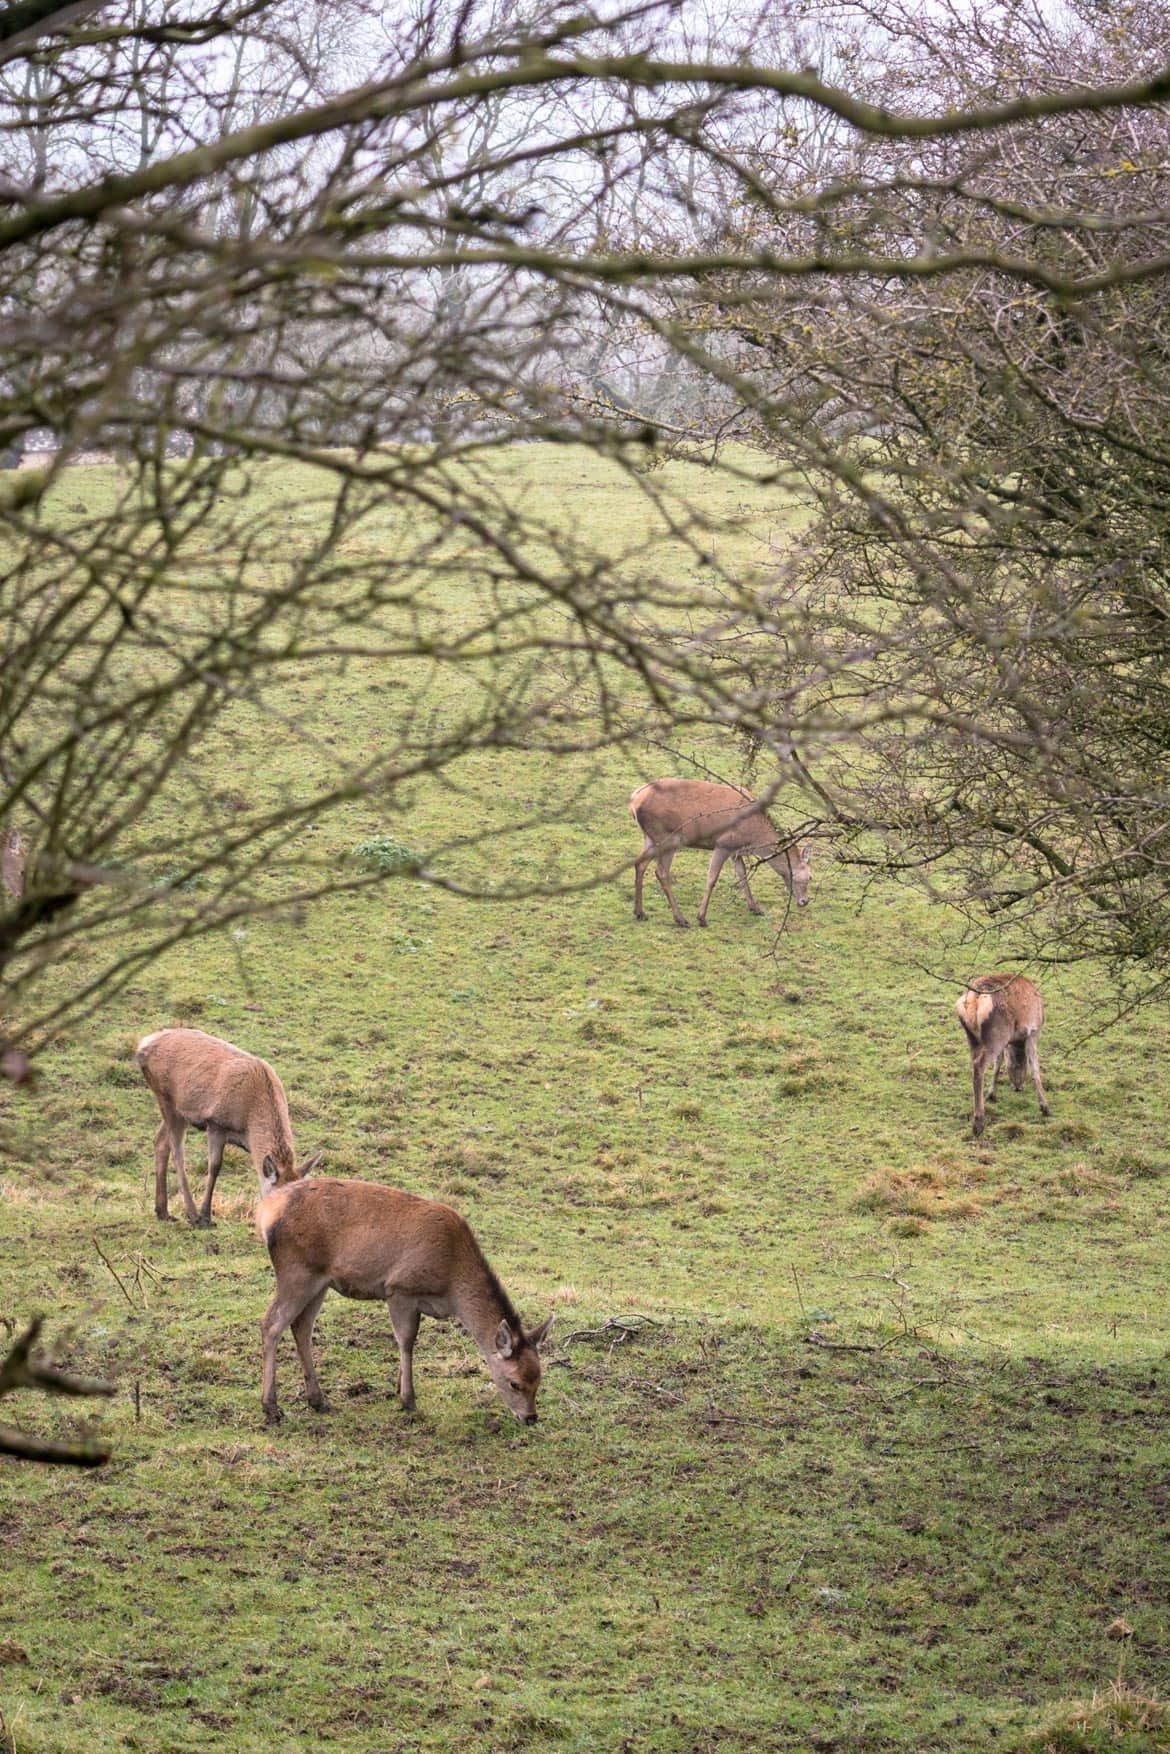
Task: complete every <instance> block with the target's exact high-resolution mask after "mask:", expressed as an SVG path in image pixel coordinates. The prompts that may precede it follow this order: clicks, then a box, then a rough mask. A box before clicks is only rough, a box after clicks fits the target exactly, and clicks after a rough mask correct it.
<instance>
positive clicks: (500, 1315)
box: [256, 1177, 552, 1425]
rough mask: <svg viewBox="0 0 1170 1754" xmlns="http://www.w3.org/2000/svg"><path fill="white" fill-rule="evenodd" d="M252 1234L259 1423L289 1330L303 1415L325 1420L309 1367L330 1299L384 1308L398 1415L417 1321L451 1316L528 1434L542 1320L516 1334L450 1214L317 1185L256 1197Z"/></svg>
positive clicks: (492, 1279)
mask: <svg viewBox="0 0 1170 1754" xmlns="http://www.w3.org/2000/svg"><path fill="white" fill-rule="evenodd" d="M256 1228H257V1230H258V1231H259V1233H260V1235H261V1237H262V1238H263V1240H264V1242H265V1243H266V1244H267V1245H268V1253H269V1256H270V1257H271V1260H272V1268H273V1271H274V1272H275V1274H276V1295H275V1296H274V1297H273V1299H272V1302H271V1303H270V1305H269V1306H268V1311H267V1313H266V1315H265V1317H264V1320H263V1321H262V1322H261V1324H260V1332H261V1336H262V1338H263V1341H264V1379H263V1389H262V1400H263V1407H264V1417H265V1419H266V1420H267V1421H268V1423H269V1424H270V1425H273V1424H276V1423H277V1422H278V1421H279V1419H280V1408H279V1407H278V1405H277V1401H276V1347H277V1342H278V1341H279V1339H280V1336H281V1335H282V1334H283V1333H284V1330H285V1329H286V1328H288V1327H291V1328H292V1331H293V1338H294V1340H295V1341H296V1343H297V1352H298V1353H299V1355H300V1360H301V1369H302V1370H303V1371H304V1373H305V1387H306V1389H307V1390H308V1396H309V1405H310V1407H313V1408H315V1409H316V1410H317V1411H318V1412H321V1413H324V1412H327V1411H328V1406H327V1403H326V1401H325V1397H324V1395H323V1394H322V1392H321V1384H320V1383H319V1382H318V1380H317V1372H316V1370H315V1369H314V1367H313V1327H314V1324H315V1323H316V1320H317V1312H318V1311H319V1310H320V1308H321V1305H322V1303H323V1302H324V1301H325V1296H326V1293H327V1292H329V1291H330V1290H333V1291H339V1292H340V1293H341V1295H342V1296H343V1297H356V1298H364V1299H369V1300H371V1301H378V1300H382V1301H384V1302H385V1304H386V1307H387V1309H388V1310H389V1312H390V1325H391V1326H392V1328H393V1329H394V1337H395V1339H396V1340H397V1341H398V1356H399V1374H398V1392H399V1395H400V1397H401V1400H402V1405H403V1406H404V1407H406V1408H407V1409H408V1410H409V1409H410V1408H412V1407H413V1406H414V1366H413V1360H414V1342H415V1338H416V1336H417V1334H418V1325H419V1320H420V1318H421V1317H422V1316H424V1315H429V1316H438V1317H444V1316H454V1317H455V1319H456V1320H457V1321H459V1322H461V1323H462V1325H463V1326H464V1327H465V1328H466V1329H467V1332H468V1333H469V1334H470V1335H471V1337H472V1339H473V1340H474V1341H475V1343H476V1345H477V1346H478V1347H479V1350H480V1353H481V1354H482V1356H483V1361H484V1363H485V1364H486V1365H487V1367H488V1371H489V1373H490V1375H491V1379H492V1381H493V1382H494V1383H495V1385H496V1388H497V1389H498V1390H499V1392H500V1395H501V1396H502V1398H503V1401H504V1405H505V1406H506V1407H507V1408H508V1410H509V1412H511V1413H514V1414H515V1415H516V1417H517V1419H522V1420H523V1421H524V1423H525V1424H526V1425H535V1423H536V1391H537V1389H538V1388H539V1387H540V1374H541V1367H540V1356H539V1354H538V1352H537V1350H536V1349H537V1347H538V1346H539V1344H540V1342H541V1341H542V1340H543V1339H544V1337H545V1335H546V1334H547V1333H548V1331H549V1329H550V1328H551V1326H552V1317H551V1316H550V1317H549V1319H548V1320H547V1321H546V1322H542V1323H541V1325H540V1327H539V1328H535V1329H534V1330H533V1331H532V1332H531V1333H528V1334H526V1333H525V1331H524V1328H523V1325H522V1323H521V1321H520V1317H519V1316H518V1315H517V1314H516V1311H515V1309H514V1308H513V1307H512V1304H511V1303H510V1302H509V1300H508V1297H507V1294H506V1292H505V1291H504V1289H503V1286H502V1285H501V1284H500V1282H499V1280H498V1279H497V1278H496V1276H495V1274H494V1273H493V1272H492V1270H491V1268H490V1267H489V1266H488V1264H487V1261H486V1260H485V1259H484V1255H483V1250H482V1249H481V1248H480V1246H479V1244H478V1242H477V1241H476V1239H475V1237H474V1235H473V1234H472V1231H471V1227H470V1225H469V1224H468V1223H467V1222H466V1220H465V1219H463V1218H461V1217H460V1216H459V1214H458V1212H455V1211H453V1210H452V1209H451V1207H450V1206H444V1205H442V1204H441V1203H440V1202H439V1201H438V1200H425V1199H422V1198H420V1197H419V1196H417V1195H415V1194H407V1193H403V1192H402V1191H401V1190H400V1189H398V1188H388V1187H384V1186H383V1185H382V1184H381V1183H380V1182H359V1181H335V1180H332V1179H329V1178H326V1177H319V1178H315V1179H313V1180H311V1181H301V1182H292V1183H290V1184H289V1185H288V1186H286V1187H279V1188H275V1189H274V1190H273V1191H272V1192H271V1193H270V1194H267V1195H265V1197H264V1199H263V1200H261V1202H260V1205H259V1207H258V1208H257V1212H256Z"/></svg>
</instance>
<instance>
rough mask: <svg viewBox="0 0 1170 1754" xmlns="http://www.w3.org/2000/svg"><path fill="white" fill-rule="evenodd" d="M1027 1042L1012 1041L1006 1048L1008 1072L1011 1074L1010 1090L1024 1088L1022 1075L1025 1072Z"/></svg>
mask: <svg viewBox="0 0 1170 1754" xmlns="http://www.w3.org/2000/svg"><path fill="white" fill-rule="evenodd" d="M1027 1066H1028V1058H1027V1042H1026V1041H1014V1042H1012V1044H1011V1046H1010V1047H1009V1048H1008V1071H1009V1073H1010V1074H1011V1080H1012V1089H1013V1090H1022V1089H1023V1088H1024V1073H1025V1071H1026V1070H1027Z"/></svg>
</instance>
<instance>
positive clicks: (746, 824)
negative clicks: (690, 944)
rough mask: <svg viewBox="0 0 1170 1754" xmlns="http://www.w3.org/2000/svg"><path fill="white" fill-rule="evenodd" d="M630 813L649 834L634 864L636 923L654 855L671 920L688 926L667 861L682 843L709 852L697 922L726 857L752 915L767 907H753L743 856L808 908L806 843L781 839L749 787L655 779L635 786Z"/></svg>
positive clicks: (640, 917)
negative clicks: (765, 868) (769, 871)
mask: <svg viewBox="0 0 1170 1754" xmlns="http://www.w3.org/2000/svg"><path fill="white" fill-rule="evenodd" d="M630 814H631V816H632V817H633V818H634V821H635V822H636V823H637V824H638V827H639V828H640V829H641V830H642V833H643V834H644V835H645V837H646V844H645V846H644V847H643V848H642V851H641V853H640V854H639V856H638V858H637V860H636V861H635V864H634V918H635V919H636V920H644V919H645V918H646V915H645V914H644V913H643V911H642V879H643V877H644V876H645V873H646V867H647V865H648V864H649V863H650V861H651V859H653V860H655V865H654V875H655V876H656V877H657V879H658V881H659V883H661V885H662V889H663V893H664V894H665V896H666V899H667V901H668V902H669V903H670V911H671V913H672V914H673V915H674V923H675V925H676V926H685V925H688V924H689V921H688V920H687V918H686V916H685V915H684V914H683V913H681V912H680V910H679V906H678V903H677V902H676V901H675V899H674V896H673V894H672V893H671V888H670V862H671V860H672V859H673V858H674V855H675V853H676V852H677V851H678V849H679V848H680V847H705V848H708V849H710V851H711V863H710V865H709V866H708V867H707V887H706V889H705V890H704V892H703V900H702V902H701V904H700V907H699V924H700V925H701V926H705V925H706V924H707V903H708V902H709V901H710V899H711V891H712V890H713V889H714V887H715V884H716V881H717V879H718V877H719V873H720V871H722V869H723V867H724V865H725V864H726V863H727V860H728V859H730V860H731V861H732V863H733V865H734V867H735V875H736V878H737V880H738V882H739V885H740V888H741V889H742V890H743V892H744V895H745V897H746V898H747V904H748V907H749V908H750V910H751V912H752V913H754V914H760V913H763V911H764V910H763V908H762V907H759V906H757V904H756V898H755V896H754V895H753V894H752V891H751V885H750V883H749V882H748V874H747V867H746V865H745V864H744V859H745V858H754V859H758V860H760V861H761V862H763V863H765V864H768V865H771V867H772V869H773V871H775V872H777V873H778V874H779V876H781V877H782V878H783V879H784V882H785V883H786V884H787V886H788V892H789V894H790V895H791V896H792V899H793V901H794V902H795V903H796V905H797V907H806V906H807V905H808V884H809V878H810V877H811V875H812V868H811V866H810V864H809V853H808V848H807V847H796V846H792V845H785V844H783V840H784V837H783V835H781V834H780V832H779V830H778V829H777V828H776V825H775V823H773V822H772V821H771V819H770V818H769V816H768V814H767V812H766V811H765V809H764V807H763V805H762V804H757V803H756V801H755V799H754V798H753V797H752V795H751V793H750V792H742V791H740V790H739V789H738V787H736V786H719V785H713V784H712V783H711V782H710V781H708V780H652V781H651V782H650V784H649V785H646V786H639V787H638V789H637V791H636V792H635V793H634V794H633V796H632V797H631V799H630Z"/></svg>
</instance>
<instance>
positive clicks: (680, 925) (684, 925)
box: [674, 920, 703, 932]
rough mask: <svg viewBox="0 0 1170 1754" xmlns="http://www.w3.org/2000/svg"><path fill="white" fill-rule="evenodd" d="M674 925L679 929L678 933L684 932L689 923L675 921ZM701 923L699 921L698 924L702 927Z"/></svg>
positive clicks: (686, 921)
mask: <svg viewBox="0 0 1170 1754" xmlns="http://www.w3.org/2000/svg"><path fill="white" fill-rule="evenodd" d="M674 923H675V925H676V926H678V927H679V929H680V931H683V932H685V931H686V929H687V927H688V926H689V925H690V923H691V922H690V921H689V920H676V921H675V922H674ZM702 923H703V922H702V921H701V920H700V922H699V924H700V925H702Z"/></svg>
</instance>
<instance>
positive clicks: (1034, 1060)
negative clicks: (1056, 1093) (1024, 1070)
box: [1024, 1035, 1048, 1115]
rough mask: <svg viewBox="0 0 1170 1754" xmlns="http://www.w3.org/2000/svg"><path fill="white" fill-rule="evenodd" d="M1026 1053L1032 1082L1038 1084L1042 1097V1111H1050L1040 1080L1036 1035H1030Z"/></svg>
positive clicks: (1037, 1090) (1044, 1112) (1039, 1093)
mask: <svg viewBox="0 0 1170 1754" xmlns="http://www.w3.org/2000/svg"><path fill="white" fill-rule="evenodd" d="M1024 1054H1025V1057H1026V1060H1027V1064H1028V1070H1029V1072H1031V1074H1032V1082H1033V1084H1034V1085H1035V1086H1036V1095H1037V1096H1038V1097H1039V1098H1040V1113H1041V1114H1042V1115H1046V1114H1047V1113H1048V1098H1047V1097H1046V1096H1045V1094H1044V1086H1043V1084H1041V1082H1040V1055H1039V1052H1038V1051H1037V1047H1036V1037H1035V1036H1034V1035H1030V1036H1029V1037H1028V1039H1027V1041H1026V1042H1025V1044H1024Z"/></svg>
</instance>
